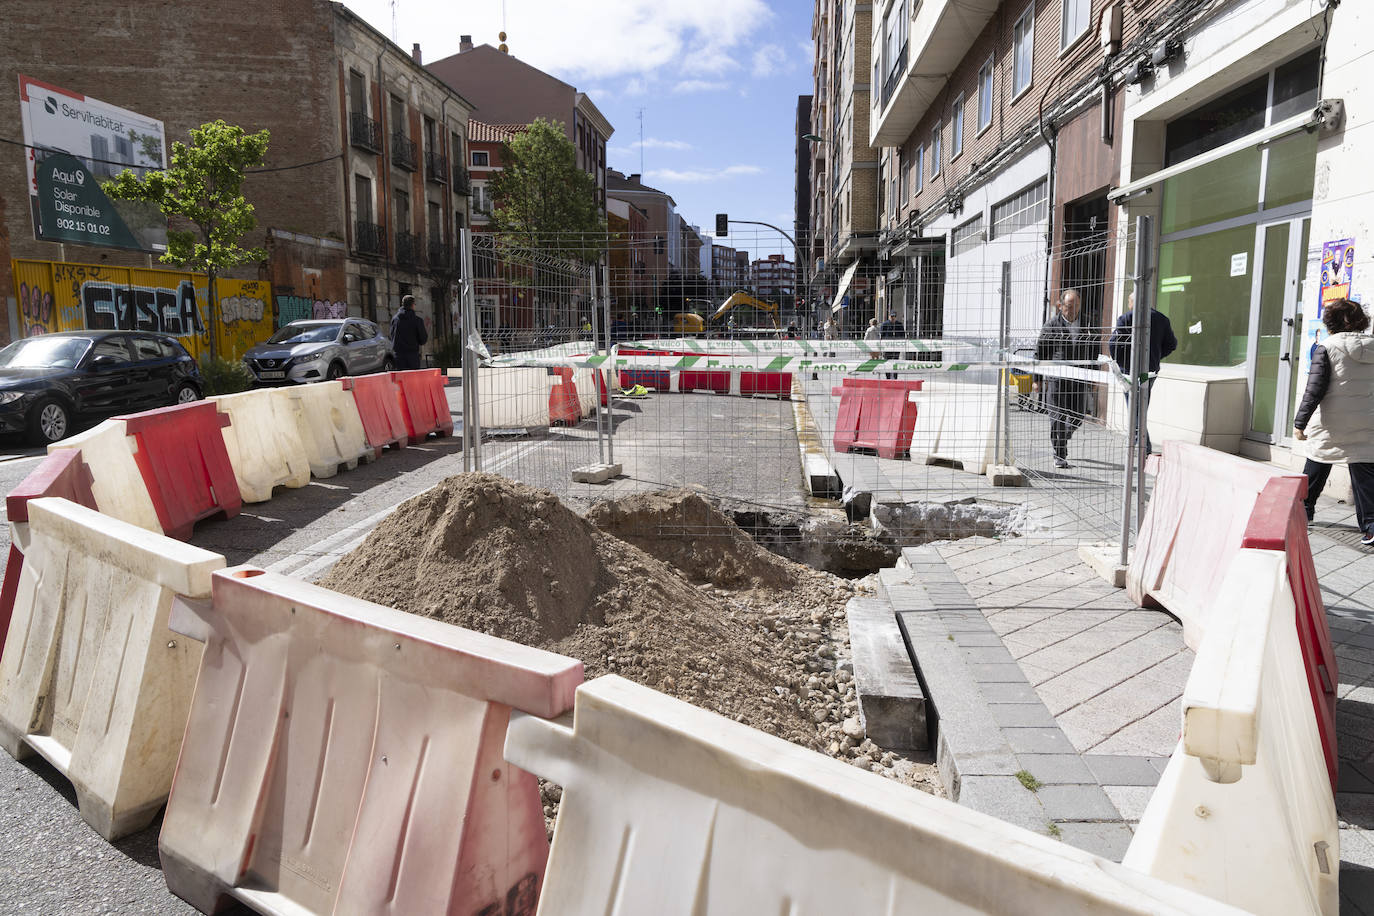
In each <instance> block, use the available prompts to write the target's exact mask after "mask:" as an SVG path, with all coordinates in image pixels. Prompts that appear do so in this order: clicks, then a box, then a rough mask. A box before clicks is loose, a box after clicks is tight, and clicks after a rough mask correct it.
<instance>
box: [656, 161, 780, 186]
mask: <svg viewBox="0 0 1374 916" xmlns="http://www.w3.org/2000/svg"><path fill="white" fill-rule="evenodd" d="M761 174H763V169H761V168H759V167H758V166H756V165H727V166H726V167H725V168H722V169H682V170H680V169H652V170H650V171H649V172H648V173H647V174H646V177H648V178H651V179H654V180H657V181H664V182H673V181H676V182H680V183H683V184H695V183H699V182H703V181H721V180H722V179H726V178H738V177H739V176H741V175H761Z"/></svg>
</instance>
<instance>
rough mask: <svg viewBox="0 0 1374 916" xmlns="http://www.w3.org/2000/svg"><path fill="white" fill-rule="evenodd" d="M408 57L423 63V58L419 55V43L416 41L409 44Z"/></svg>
mask: <svg viewBox="0 0 1374 916" xmlns="http://www.w3.org/2000/svg"><path fill="white" fill-rule="evenodd" d="M410 57H411V60H413V61H415V63H417V64H423V63H424V60H423V59H421V57H420V43H419V42H418V41H417V42H415V44H413V45H411V46H410Z"/></svg>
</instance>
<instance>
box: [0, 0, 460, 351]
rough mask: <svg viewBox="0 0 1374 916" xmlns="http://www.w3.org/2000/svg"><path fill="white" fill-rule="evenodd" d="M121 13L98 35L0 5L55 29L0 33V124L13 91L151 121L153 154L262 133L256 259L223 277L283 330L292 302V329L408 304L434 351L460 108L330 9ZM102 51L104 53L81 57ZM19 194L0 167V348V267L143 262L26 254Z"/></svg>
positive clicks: (33, 248) (2, 271) (68, 251)
mask: <svg viewBox="0 0 1374 916" xmlns="http://www.w3.org/2000/svg"><path fill="white" fill-rule="evenodd" d="M127 6H128V4H123V5H120V9H121V10H123V11H122V12H118V15H116V11H113V10H111V11H108V12H109V13H110V15H109V16H107V17H104V18H102V17H92V15H91V12H90V9H89V6H88V5H87V4H81V3H76V2H72V0H44V2H42V3H39V2H35V0H15V2H14V3H11V4H9V8H7V13H8V14H9V17H10V19H12V20H13V21H15V22H60V23H62V27H61V28H60V29H49V30H46V31H44V32H43V35H42V40H35V36H34V35H33V34H32V33H31V31H25V30H15V29H10V30H6V31H4V32H3V33H0V108H3V109H4V110H6V111H9V112H17V111H18V110H19V99H18V97H17V94H16V90H17V87H18V85H19V79H18V76H19V74H23V75H25V76H28V77H31V78H33V79H36V80H40V81H42V82H44V83H47V84H50V85H54V86H60V87H63V88H64V89H67V90H69V91H72V92H75V93H84V94H89V95H91V96H94V97H97V98H99V99H101V100H102V101H105V102H108V103H110V104H113V105H117V106H120V107H122V108H125V109H128V110H131V111H134V112H137V113H139V114H141V115H144V116H146V117H149V118H153V119H157V120H160V121H162V122H163V124H164V127H165V131H166V138H167V142H168V143H169V144H170V143H171V142H173V141H175V140H185V138H186V136H187V133H188V131H189V130H190V129H191V128H193V127H197V126H199V125H200V124H202V123H204V122H206V121H210V120H214V119H216V118H222V119H223V120H225V121H228V122H229V123H231V124H237V125H240V126H242V127H243V128H244V129H245V130H250V131H256V130H259V129H262V128H266V129H267V130H269V131H270V133H271V143H270V147H269V150H268V159H267V162H266V164H265V165H266V168H267V169H269V171H260V172H255V173H254V174H252V175H250V176H249V177H248V179H247V181H246V182H245V184H244V194H245V196H246V197H247V198H248V200H249V202H250V203H252V204H253V205H254V207H255V209H256V215H257V218H258V228H257V229H256V230H255V231H254V232H252V233H249V234H248V236H247V237H246V238H245V239H244V244H245V245H246V246H251V247H258V246H261V247H263V248H265V250H266V252H267V259H266V260H265V261H264V262H263V263H261V264H256V265H245V266H244V267H241V268H238V269H237V270H234V271H231V272H230V275H231V276H235V277H239V278H247V279H265V280H270V281H271V282H272V286H273V292H274V293H275V294H276V301H275V302H274V303H273V308H274V311H276V312H278V315H277V317H278V320H280V319H281V318H288V319H289V318H291V317H296V316H297V314H298V311H297V310H296V305H297V304H298V303H302V302H304V303H308V304H309V306H310V310H309V311H308V312H307V314H315V313H320V314H331V315H332V314H339V315H342V314H348V315H357V316H366V317H369V318H375V319H376V320H377V321H379V322H382V323H385V322H386V321H387V320H388V319H389V318H390V316H391V314H392V313H393V311H394V309H395V308H396V307H397V304H398V303H399V300H400V297H401V296H402V295H404V294H405V293H412V294H413V295H415V297H416V300H417V311H419V312H420V314H421V315H422V316H423V317H424V318H425V319H426V320H427V321H429V322H430V325H431V331H432V332H436V333H434V334H433V335H432V336H436V337H437V336H440V335H442V334H443V333H445V332H446V330H447V329H448V328H449V327H450V326H451V325H450V318H451V312H450V309H449V307H448V306H447V305H446V303H447V301H448V300H447V294H448V291H447V282H445V281H444V280H443V278H444V276H445V275H446V272H447V270H448V265H449V263H450V253H451V251H452V248H453V242H454V238H455V237H454V234H453V233H454V231H455V230H456V229H458V228H461V227H463V226H464V225H466V217H467V196H466V194H467V184H466V172H465V171H464V170H462V168H461V163H462V161H463V155H464V150H465V146H466V133H467V127H466V124H467V119H468V115H469V113H470V111H471V110H472V105H471V104H470V103H469V102H468V101H467V100H465V99H464V98H463V97H462V96H461V95H460V94H459V93H457V92H455V91H454V90H452V89H451V88H449V87H448V86H446V85H444V84H443V83H442V82H441V81H439V80H438V79H436V78H435V77H433V76H432V75H431V74H429V73H427V72H426V71H425V69H424V67H423V66H422V65H421V63H420V62H419V60H418V59H417V58H418V50H412V51H410V52H407V51H404V50H403V49H401V48H400V47H398V46H397V45H395V44H394V43H393V42H391V41H390V40H388V39H387V38H386V37H385V36H384V35H382V34H381V33H380V32H378V31H377V30H376V29H373V28H372V27H371V26H369V25H368V24H367V23H365V22H363V21H362V20H361V19H360V18H358V16H356V15H355V14H354V13H352V12H351V11H350V10H349V9H348V8H347V7H345V6H344V5H343V4H341V3H331V2H326V0H279V2H272V3H268V2H265V0H225V2H222V3H215V4H201V5H198V6H193V7H187V6H184V5H182V4H177V3H173V2H171V0H150V2H147V3H142V4H139V6H138V11H137V16H132V13H131V12H130V10H126V9H123V8H124V7H127ZM131 17H132V18H131ZM110 29H115V30H116V31H115V32H111V31H110ZM114 34H117V36H118V37H117V44H118V47H119V49H120V50H119V53H117V54H111V53H99V54H94V53H88V52H89V49H90V48H91V47H94V46H97V45H99V46H107V45H108V44H109V42H110V41H111V40H113V39H112V38H111V35H114ZM248 47H251V48H252V49H253V53H252V60H251V66H250V65H249V64H247V63H245V57H244V52H243V49H244V48H248ZM168 48H175V49H176V53H175V54H169V53H168V51H167V49H168ZM250 79H251V91H250V90H248V89H246V88H245V87H246V86H248V85H249V83H248V82H246V81H248V80H250ZM12 123H17V119H16V120H15V121H13V122H12ZM16 129H17V128H16ZM27 180H28V179H27V175H26V171H25V163H24V158H23V156H22V155H21V154H20V152H19V151H16V152H15V155H13V156H6V157H0V221H3V223H4V225H3V229H0V238H4V239H7V240H8V246H7V247H8V256H7V257H4V258H3V260H0V290H2V291H3V292H0V296H3V297H4V298H5V299H6V301H7V303H8V305H9V315H10V317H11V322H10V323H9V324H8V325H7V324H6V323H5V322H0V337H5V336H8V335H7V331H10V330H12V331H13V333H16V334H22V333H24V332H25V328H24V327H23V326H22V324H21V322H19V321H18V320H17V318H16V311H15V298H14V296H15V294H14V290H13V283H12V281H10V280H8V279H7V277H8V275H9V267H10V263H9V257H13V258H22V259H34V260H44V261H72V262H85V263H94V264H99V265H109V266H131V267H145V266H147V265H148V261H149V255H148V254H146V253H143V252H137V251H128V250H120V249H114V248H98V247H88V246H83V245H76V244H70V243H69V244H66V245H65V246H61V245H58V244H57V243H55V242H47V241H39V240H37V239H35V237H34V228H33V226H32V224H31V220H30V212H29V206H28V200H29V195H28V187H27ZM0 254H4V252H0ZM432 268H437V270H435V269H432ZM283 303H286V304H287V306H289V307H288V308H282V304H283Z"/></svg>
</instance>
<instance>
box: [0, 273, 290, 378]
mask: <svg viewBox="0 0 1374 916" xmlns="http://www.w3.org/2000/svg"><path fill="white" fill-rule="evenodd" d="M13 266H14V292H15V302H16V303H17V309H18V312H19V314H18V315H17V318H18V325H19V328H20V332H21V334H22V335H23V336H24V337H32V336H34V335H37V334H51V333H53V332H56V331H79V330H85V329H101V328H110V329H119V330H125V331H158V332H160V333H163V334H171V335H172V336H174V337H176V338H177V339H179V340H180V341H181V343H182V345H183V346H185V347H186V349H187V350H189V351H190V352H191V355H192V356H194V357H195V358H196V359H197V360H202V359H205V358H208V357H209V355H210V331H209V302H208V300H207V298H206V290H207V288H208V286H207V278H206V277H205V275H204V274H192V273H188V272H185V271H178V270H149V269H144V268H139V267H134V268H129V267H106V266H102V265H99V264H69V263H62V262H56V261H20V260H16V261H14V262H13ZM215 287H216V289H217V291H218V293H219V312H220V322H219V327H218V338H217V339H218V344H219V352H220V355H221V356H222V357H224V358H226V359H238V358H239V357H240V356H242V355H243V352H244V351H245V350H247V349H248V348H249V347H251V346H252V345H253V344H255V343H258V342H260V341H263V340H266V339H267V338H268V337H269V336H270V335H271V334H272V330H273V327H272V289H271V285H270V284H269V283H268V282H267V281H265V280H225V279H221V280H217V281H216V283H215Z"/></svg>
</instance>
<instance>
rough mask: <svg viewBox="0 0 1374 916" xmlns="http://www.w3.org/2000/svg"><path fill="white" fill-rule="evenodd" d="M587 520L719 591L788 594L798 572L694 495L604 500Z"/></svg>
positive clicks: (645, 495) (640, 495)
mask: <svg viewBox="0 0 1374 916" xmlns="http://www.w3.org/2000/svg"><path fill="white" fill-rule="evenodd" d="M587 520H588V521H590V522H591V523H592V524H593V525H596V527H598V528H600V529H601V530H602V531H607V532H609V533H611V534H613V535H615V536H616V537H618V538H620V539H621V540H622V541H627V542H629V543H631V544H633V545H635V546H636V547H638V548H639V549H640V550H643V551H644V552H645V553H647V554H649V555H650V556H652V557H655V558H657V559H659V560H662V561H663V562H665V563H667V564H669V565H670V566H673V567H675V568H676V569H677V570H678V571H679V572H680V573H682V575H683V576H685V577H686V578H687V579H689V580H690V581H693V582H710V583H711V584H713V585H716V586H719V587H721V588H729V589H751V588H769V589H783V588H790V587H791V586H792V585H793V584H794V583H795V582H796V578H797V567H796V566H794V565H793V564H792V563H790V562H788V561H787V560H784V559H782V558H781V557H778V556H776V555H774V554H772V553H769V552H768V551H767V550H765V549H764V548H763V547H760V546H759V545H758V544H757V543H755V541H754V540H753V539H752V538H750V537H749V535H747V534H745V533H744V532H743V531H741V530H740V528H739V526H737V525H736V524H735V523H734V521H733V520H732V519H730V518H729V517H727V516H726V515H725V514H724V513H723V512H721V511H720V510H719V509H718V508H716V507H715V506H714V505H713V504H712V503H710V502H709V501H708V500H706V499H705V498H704V497H702V496H701V494H699V493H695V492H693V491H691V490H661V491H659V492H657V493H635V494H632V495H630V496H623V497H620V498H619V499H608V500H604V501H602V502H598V503H597V504H596V505H594V506H592V508H591V510H590V511H589V512H588V513H587Z"/></svg>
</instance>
